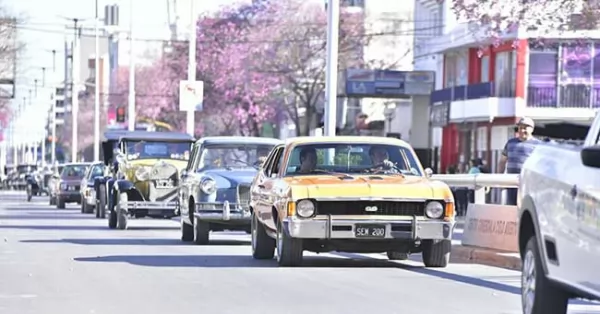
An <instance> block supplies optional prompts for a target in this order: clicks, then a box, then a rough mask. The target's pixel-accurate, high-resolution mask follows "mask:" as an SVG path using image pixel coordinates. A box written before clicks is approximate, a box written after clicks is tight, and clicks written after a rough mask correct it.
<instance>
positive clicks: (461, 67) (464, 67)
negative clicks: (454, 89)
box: [456, 50, 469, 86]
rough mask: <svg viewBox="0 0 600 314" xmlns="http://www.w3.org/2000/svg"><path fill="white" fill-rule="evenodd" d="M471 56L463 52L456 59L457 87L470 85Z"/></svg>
mask: <svg viewBox="0 0 600 314" xmlns="http://www.w3.org/2000/svg"><path fill="white" fill-rule="evenodd" d="M468 73H469V54H468V52H467V51H466V50H465V51H461V52H459V53H458V54H457V58H456V74H457V76H456V85H458V86H461V85H467V84H469V75H468Z"/></svg>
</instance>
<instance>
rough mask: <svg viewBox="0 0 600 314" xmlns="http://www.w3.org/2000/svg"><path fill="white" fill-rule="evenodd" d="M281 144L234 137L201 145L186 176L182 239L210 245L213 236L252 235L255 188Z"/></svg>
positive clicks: (182, 193)
mask: <svg viewBox="0 0 600 314" xmlns="http://www.w3.org/2000/svg"><path fill="white" fill-rule="evenodd" d="M280 143H282V142H281V141H280V140H277V139H272V138H260V137H234V136H222V137H205V138H203V139H200V140H198V141H197V142H196V143H195V144H194V147H193V150H192V155H191V158H190V161H189V163H188V164H187V167H186V169H185V170H184V172H183V174H182V185H181V189H180V193H179V204H181V206H180V207H181V240H182V241H185V242H188V241H193V242H194V243H196V244H207V243H208V242H209V233H210V231H222V230H242V231H247V232H250V204H249V202H250V183H251V182H252V179H253V178H254V176H255V175H256V173H257V171H258V167H259V166H260V165H261V163H262V161H264V157H266V156H267V155H268V154H269V152H270V151H271V149H272V148H273V147H275V145H277V144H280ZM261 158H262V159H261Z"/></svg>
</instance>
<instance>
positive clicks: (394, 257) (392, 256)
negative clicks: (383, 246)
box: [387, 251, 408, 261]
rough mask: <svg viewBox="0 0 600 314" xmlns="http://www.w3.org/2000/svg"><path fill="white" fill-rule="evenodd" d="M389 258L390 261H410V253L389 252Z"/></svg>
mask: <svg viewBox="0 0 600 314" xmlns="http://www.w3.org/2000/svg"><path fill="white" fill-rule="evenodd" d="M387 257H388V259H389V260H390V261H405V260H407V259H408V253H405V252H396V251H389V252H387Z"/></svg>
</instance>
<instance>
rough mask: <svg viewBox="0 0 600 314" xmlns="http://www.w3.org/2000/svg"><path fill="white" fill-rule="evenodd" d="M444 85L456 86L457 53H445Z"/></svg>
mask: <svg viewBox="0 0 600 314" xmlns="http://www.w3.org/2000/svg"><path fill="white" fill-rule="evenodd" d="M444 59H445V60H444V87H445V88H446V87H454V86H457V84H456V55H455V54H451V53H448V54H445V55H444Z"/></svg>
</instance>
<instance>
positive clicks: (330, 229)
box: [283, 215, 454, 240]
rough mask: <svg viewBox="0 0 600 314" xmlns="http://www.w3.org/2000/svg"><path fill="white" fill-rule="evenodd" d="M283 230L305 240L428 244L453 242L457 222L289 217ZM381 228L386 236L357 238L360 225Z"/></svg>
mask: <svg viewBox="0 0 600 314" xmlns="http://www.w3.org/2000/svg"><path fill="white" fill-rule="evenodd" d="M283 223H284V228H286V230H287V231H288V234H289V235H290V236H292V237H293V238H303V239H357V240H363V239H368V240H371V239H388V240H391V239H396V240H401V239H405V240H426V239H435V240H441V239H452V231H453V228H454V221H441V220H424V219H418V218H416V217H415V218H412V219H411V218H408V219H397V220H396V219H393V220H391V219H372V218H371V219H355V218H352V219H350V218H348V217H344V216H337V217H335V216H327V215H319V216H316V217H314V218H308V219H303V218H298V217H287V218H285V219H284V221H283ZM363 224H364V225H381V226H384V227H385V236H384V237H381V238H362V237H357V236H356V235H355V230H356V226H357V225H363Z"/></svg>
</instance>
